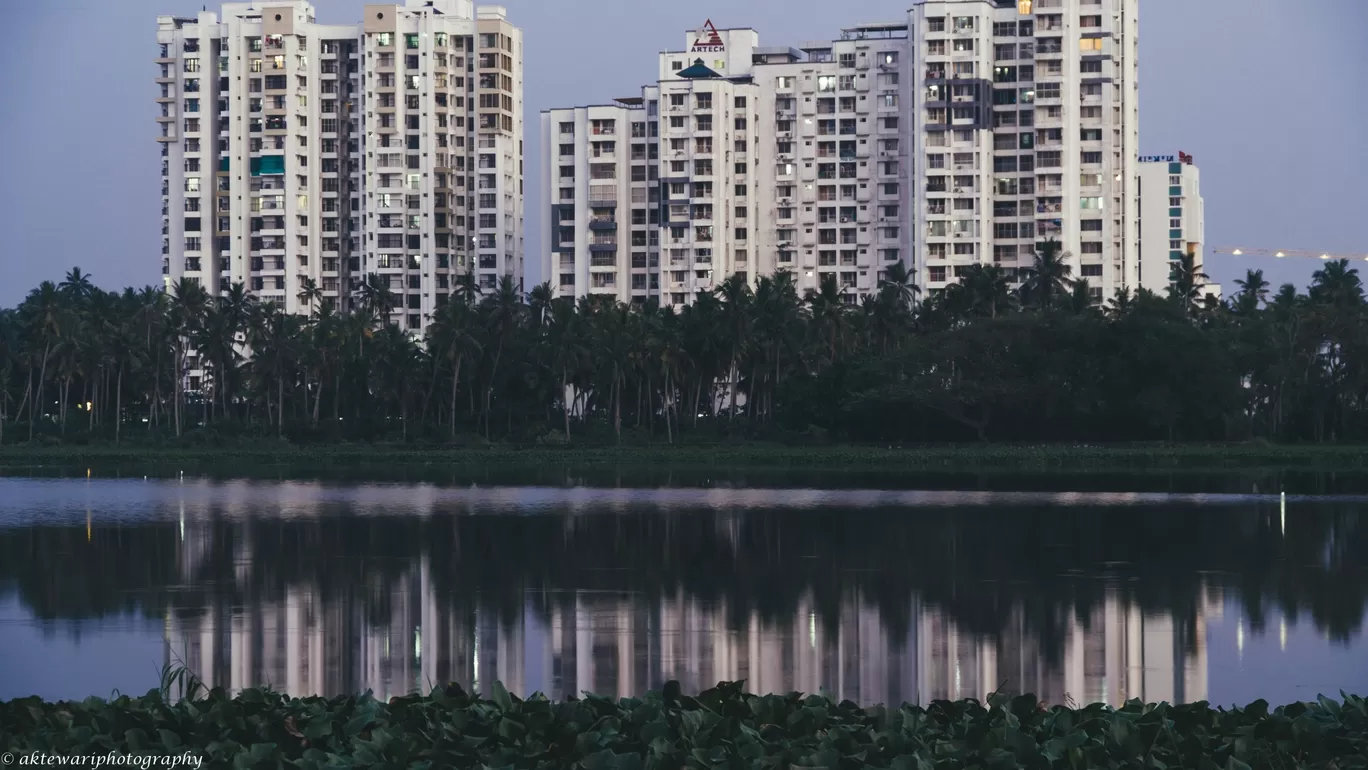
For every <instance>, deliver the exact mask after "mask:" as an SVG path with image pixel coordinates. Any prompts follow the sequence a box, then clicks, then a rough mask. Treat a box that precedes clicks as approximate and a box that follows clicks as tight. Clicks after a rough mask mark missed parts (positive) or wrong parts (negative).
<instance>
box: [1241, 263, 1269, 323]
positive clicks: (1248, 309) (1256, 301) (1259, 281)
mask: <svg viewBox="0 0 1368 770" xmlns="http://www.w3.org/2000/svg"><path fill="white" fill-rule="evenodd" d="M1235 285H1237V286H1239V287H1240V291H1239V294H1238V295H1237V296H1236V299H1235V306H1236V308H1238V309H1239V310H1240V312H1242V313H1244V314H1246V315H1247V314H1249V313H1252V312H1254V311H1255V310H1258V309H1259V306H1260V305H1262V304H1264V303H1265V302H1267V301H1268V287H1269V283H1268V281H1266V280H1264V274H1263V271H1262V270H1246V271H1245V277H1244V278H1239V279H1236V280H1235Z"/></svg>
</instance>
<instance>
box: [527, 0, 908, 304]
mask: <svg viewBox="0 0 1368 770" xmlns="http://www.w3.org/2000/svg"><path fill="white" fill-rule="evenodd" d="M906 32H907V27H906V25H904V24H891V25H864V26H860V27H855V28H852V29H848V30H845V31H844V32H843V33H842V35H841V38H840V39H839V40H836V41H828V42H821V43H810V44H805V45H804V46H802V48H762V47H760V45H759V36H758V35H757V34H756V32H755V31H754V30H750V29H722V30H719V29H716V28H715V27H714V26H713V25H712V23H711V22H708V23H707V24H705V25H704V27H703V28H702V29H701V30H698V31H695V32H691V33H689V34H688V35H687V36H686V40H685V47H684V49H683V50H681V51H674V52H667V53H664V54H661V56H660V59H659V72H658V75H657V79H656V82H655V83H654V84H652V85H649V86H646V87H645V88H643V89H642V93H641V96H640V97H632V98H630V99H622V100H619V101H618V102H616V103H615V104H612V105H603V106H589V107H576V108H568V109H558V110H549V111H547V112H545V113H543V115H542V138H543V147H544V153H545V155H544V163H543V173H544V179H543V181H544V188H543V189H544V190H545V192H544V198H543V201H542V210H543V211H544V212H545V213H546V215H547V216H548V218H549V219H548V223H547V227H545V228H544V234H543V244H542V247H543V260H544V275H546V276H547V277H548V278H549V279H550V280H551V282H552V286H553V288H555V289H556V291H557V292H558V293H559V294H560V295H563V296H583V295H586V294H608V295H611V296H615V297H617V298H618V299H620V300H622V301H636V302H640V301H644V300H646V299H647V298H648V297H655V298H657V299H659V301H660V302H661V303H662V304H670V305H684V304H688V303H690V302H692V301H693V300H694V299H695V298H696V297H697V294H698V292H699V291H702V290H706V289H712V288H716V287H717V286H718V285H719V284H720V283H721V282H722V281H723V280H724V279H726V278H727V277H729V276H731V275H734V274H739V275H742V276H743V277H744V278H745V279H746V280H747V281H748V282H749V283H750V284H751V285H752V286H754V285H755V284H756V282H757V281H758V280H759V278H760V277H761V276H765V275H771V274H773V273H775V272H776V271H779V270H787V271H790V272H791V273H793V275H794V276H795V278H796V282H797V284H798V288H799V291H802V290H804V289H806V288H815V287H817V285H818V284H819V282H820V280H821V277H822V276H823V275H824V274H831V275H832V276H833V277H834V278H835V279H836V280H838V281H839V283H840V285H841V286H843V287H844V288H845V289H846V290H847V292H848V297H849V298H850V300H851V301H854V300H855V299H856V298H857V297H858V296H859V295H860V294H866V293H869V292H872V291H874V290H875V289H876V288H877V285H878V280H879V278H880V276H881V273H882V270H883V268H884V266H885V265H887V264H889V263H891V262H896V261H899V260H903V259H907V258H909V257H910V252H909V250H908V249H907V248H906V246H905V245H904V244H905V236H906V233H907V228H906V226H905V224H904V215H905V214H906V207H907V201H908V190H907V184H906V182H905V176H906V174H907V173H908V172H907V169H906V168H905V167H904V148H905V147H906V143H905V142H904V141H903V139H902V130H903V123H902V122H900V120H899V105H900V104H903V103H905V102H906V101H907V97H908V94H907V93H906V92H905V91H904V89H905V88H906V84H905V83H906V81H904V80H902V79H900V70H901V68H902V67H903V63H904V62H905V61H906V49H907V38H906Z"/></svg>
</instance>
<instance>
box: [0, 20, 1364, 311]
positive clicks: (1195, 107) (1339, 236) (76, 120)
mask: <svg viewBox="0 0 1368 770" xmlns="http://www.w3.org/2000/svg"><path fill="white" fill-rule="evenodd" d="M363 5H364V1H363V0H315V2H314V6H315V8H316V10H317V16H318V19H319V21H320V22H322V23H337V24H350V23H356V22H359V21H360V19H361V8H362V6H363ZM504 5H505V6H506V7H507V8H508V10H509V17H510V19H511V20H512V21H513V22H514V23H515V24H518V25H519V26H521V27H522V28H523V30H524V38H525V52H524V67H525V73H524V74H525V89H526V90H525V102H524V109H525V111H526V128H527V136H526V157H527V160H526V196H527V215H528V222H527V239H526V243H527V244H528V254H527V257H526V262H527V264H528V265H529V270H530V272H532V273H536V272H537V271H538V270H539V265H540V259H539V258H538V255H537V254H536V249H537V248H538V247H537V244H539V243H540V227H541V222H540V215H541V212H540V210H539V204H538V201H540V195H541V192H540V185H541V168H540V167H541V154H540V141H539V136H538V134H539V130H540V113H541V111H542V110H545V109H549V108H552V107H564V106H574V105H580V104H591V103H603V102H606V101H609V100H611V99H613V98H615V97H619V96H630V95H637V94H639V89H640V87H641V86H642V85H643V84H645V83H646V82H648V81H650V80H652V79H654V77H655V72H656V58H655V57H656V54H657V53H658V52H660V51H663V50H669V49H678V48H679V47H681V46H682V44H683V38H684V34H685V32H686V31H687V30H693V29H697V28H698V27H699V26H701V25H702V23H703V21H704V20H705V19H709V18H711V19H712V21H713V22H714V23H715V24H716V25H717V26H718V27H724V28H725V27H753V28H755V29H757V30H758V31H759V33H760V40H761V44H762V45H793V44H797V43H800V42H802V41H807V40H823V39H831V38H832V37H835V36H836V35H837V34H838V32H839V30H840V29H841V28H842V27H848V26H853V25H854V24H856V23H860V22H870V21H904V20H906V8H907V7H908V5H910V0H842V1H841V2H811V1H810V0H725V1H724V0H698V1H696V2H691V3H665V2H660V0H577V2H563V1H561V0H504ZM196 6H201V7H202V6H203V3H202V2H201V0H196V1H195V2H191V1H190V0H117V1H116V0H38V1H37V2H31V3H20V4H14V7H12V8H10V10H9V12H8V13H7V15H6V22H7V23H8V25H9V30H10V32H9V34H8V35H6V45H4V46H0V72H3V73H5V74H4V76H3V81H0V82H3V88H4V91H3V96H4V98H2V99H0V140H3V145H2V146H4V147H7V148H9V150H8V152H6V157H5V166H4V169H3V173H0V233H3V235H4V238H5V242H4V244H3V246H0V307H5V306H11V305H13V304H15V303H17V302H18V301H19V300H21V299H22V298H23V296H24V294H25V293H26V292H27V291H28V290H29V289H31V288H32V287H34V286H36V285H37V284H38V283H39V282H40V281H43V280H60V278H61V276H62V275H64V274H65V272H66V271H67V270H69V269H70V268H71V267H73V266H80V267H81V268H82V269H84V270H86V271H88V272H90V273H92V274H93V278H94V281H95V283H96V284H97V285H99V286H102V287H104V288H107V289H114V288H121V287H123V286H127V285H135V286H142V285H147V284H152V283H156V282H157V281H158V280H160V272H161V254H160V245H161V235H160V232H161V217H160V210H161V198H160V194H159V189H160V176H159V174H160V167H161V164H160V157H159V149H158V146H157V143H156V141H155V136H156V134H157V126H156V123H155V122H154V120H153V117H154V115H155V114H156V112H157V105H156V103H155V101H154V98H155V96H156V84H155V82H154V80H153V78H154V77H155V73H156V65H155V64H154V63H153V58H154V56H155V55H156V17H157V15H159V14H175V15H187V16H188V15H194V14H195V13H196V12H198V11H199V10H200V8H197V7H196ZM210 7H211V10H212V9H215V8H217V4H213V5H211V6H210ZM1365 27H1368V3H1365V2H1363V0H1303V1H1302V2H1297V3H1290V2H1286V0H1281V1H1278V2H1275V0H1142V2H1141V10H1140V121H1141V122H1140V145H1141V154H1144V155H1159V154H1163V155H1170V154H1176V153H1177V152H1178V151H1179V150H1182V151H1183V152H1187V153H1190V154H1192V155H1193V156H1194V157H1195V158H1196V163H1197V165H1198V167H1199V168H1200V169H1201V174H1202V194H1203V197H1204V198H1205V200H1206V235H1207V243H1208V245H1210V246H1225V247H1243V248H1247V249H1252V248H1263V249H1284V250H1293V249H1296V250H1307V251H1316V252H1329V253H1331V254H1335V255H1344V256H1350V255H1358V256H1359V257H1360V258H1362V257H1365V256H1368V192H1366V191H1368V184H1366V183H1365V180H1364V177H1365V176H1368V141H1365V140H1364V136H1365V126H1368V86H1366V85H1364V82H1363V80H1362V79H1361V75H1362V73H1364V72H1368V46H1363V45H1362V43H1361V39H1360V36H1361V31H1362V30H1363V29H1364V28H1365ZM1317 267H1319V261H1317V260H1305V259H1283V260H1274V259H1271V258H1257V257H1219V256H1210V255H1209V256H1208V260H1207V273H1208V274H1209V275H1210V276H1211V277H1212V279H1213V280H1216V281H1222V282H1225V283H1226V284H1227V287H1228V290H1233V288H1234V287H1233V286H1230V283H1231V281H1232V280H1233V279H1235V278H1237V277H1240V276H1242V275H1244V271H1245V270H1246V269H1247V268H1259V269H1263V270H1264V271H1265V275H1266V277H1268V278H1269V279H1270V280H1271V281H1272V282H1273V283H1274V284H1275V285H1277V284H1279V283H1282V282H1287V281H1291V282H1294V283H1297V284H1298V285H1304V284H1305V283H1306V282H1307V281H1308V280H1309V279H1310V275H1311V272H1312V271H1313V270H1315V269H1316V268H1317ZM1364 267H1365V269H1368V264H1365V265H1364ZM528 278H529V279H531V280H530V281H529V283H531V282H532V281H535V280H538V279H539V278H540V276H538V275H535V274H532V275H529V276H528Z"/></svg>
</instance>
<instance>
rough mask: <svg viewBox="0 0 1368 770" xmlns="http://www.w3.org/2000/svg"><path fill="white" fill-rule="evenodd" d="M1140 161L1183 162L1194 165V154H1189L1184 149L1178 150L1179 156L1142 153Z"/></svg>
mask: <svg viewBox="0 0 1368 770" xmlns="http://www.w3.org/2000/svg"><path fill="white" fill-rule="evenodd" d="M1140 162H1141V163H1183V164H1186V165H1188V166H1191V165H1192V156H1191V155H1188V154H1187V153H1185V152H1182V151H1181V150H1180V151H1179V152H1178V156H1177V157H1174V156H1172V155H1141V156H1140Z"/></svg>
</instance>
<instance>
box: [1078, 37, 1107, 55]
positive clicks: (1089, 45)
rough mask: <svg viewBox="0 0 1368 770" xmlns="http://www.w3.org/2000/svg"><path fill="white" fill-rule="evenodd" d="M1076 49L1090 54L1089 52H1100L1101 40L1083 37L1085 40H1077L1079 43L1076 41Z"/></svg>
mask: <svg viewBox="0 0 1368 770" xmlns="http://www.w3.org/2000/svg"><path fill="white" fill-rule="evenodd" d="M1078 49H1079V50H1080V51H1083V52H1085V53H1087V52H1091V51H1101V50H1102V38H1100V37H1085V38H1083V39H1082V40H1079V41H1078Z"/></svg>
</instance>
